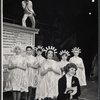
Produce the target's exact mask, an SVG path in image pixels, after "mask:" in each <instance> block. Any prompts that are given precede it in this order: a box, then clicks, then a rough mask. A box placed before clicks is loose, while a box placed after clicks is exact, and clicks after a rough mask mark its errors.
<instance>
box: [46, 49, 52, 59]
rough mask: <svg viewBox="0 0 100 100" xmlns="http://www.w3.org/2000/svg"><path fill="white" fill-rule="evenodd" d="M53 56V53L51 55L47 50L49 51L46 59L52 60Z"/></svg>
mask: <svg viewBox="0 0 100 100" xmlns="http://www.w3.org/2000/svg"><path fill="white" fill-rule="evenodd" d="M53 55H54V53H53V51H52V50H49V51H48V52H47V58H48V59H52V58H53Z"/></svg>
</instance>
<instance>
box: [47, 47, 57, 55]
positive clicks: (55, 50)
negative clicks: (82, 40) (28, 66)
mask: <svg viewBox="0 0 100 100" xmlns="http://www.w3.org/2000/svg"><path fill="white" fill-rule="evenodd" d="M49 50H52V51H53V52H54V54H56V53H57V49H56V48H55V47H53V46H48V47H46V49H45V52H46V53H47V52H48V51H49Z"/></svg>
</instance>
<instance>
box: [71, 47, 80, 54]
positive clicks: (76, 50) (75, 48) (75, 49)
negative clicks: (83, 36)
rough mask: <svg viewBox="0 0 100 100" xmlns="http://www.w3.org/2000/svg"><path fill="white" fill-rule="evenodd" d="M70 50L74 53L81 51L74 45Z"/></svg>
mask: <svg viewBox="0 0 100 100" xmlns="http://www.w3.org/2000/svg"><path fill="white" fill-rule="evenodd" d="M71 52H72V53H74V52H78V53H81V49H80V48H79V47H74V48H73V49H72V51H71Z"/></svg>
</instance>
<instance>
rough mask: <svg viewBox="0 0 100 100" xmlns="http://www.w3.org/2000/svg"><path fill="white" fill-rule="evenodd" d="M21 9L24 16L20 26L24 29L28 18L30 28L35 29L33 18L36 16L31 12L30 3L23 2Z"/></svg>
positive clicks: (27, 0) (25, 0)
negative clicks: (30, 23)
mask: <svg viewBox="0 0 100 100" xmlns="http://www.w3.org/2000/svg"><path fill="white" fill-rule="evenodd" d="M22 7H23V9H24V16H23V18H22V26H25V27H26V20H27V18H28V17H29V18H30V20H31V22H32V28H35V18H34V16H36V14H35V12H34V10H33V4H32V1H30V0H23V1H22ZM33 15H34V16H33Z"/></svg>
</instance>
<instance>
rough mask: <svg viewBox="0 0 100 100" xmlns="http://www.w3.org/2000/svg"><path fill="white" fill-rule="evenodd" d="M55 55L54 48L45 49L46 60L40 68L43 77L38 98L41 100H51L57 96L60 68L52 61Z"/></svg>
mask: <svg viewBox="0 0 100 100" xmlns="http://www.w3.org/2000/svg"><path fill="white" fill-rule="evenodd" d="M55 53H56V49H55V47H52V46H51V47H50V46H48V48H47V47H46V56H47V60H46V61H44V63H43V66H42V67H41V75H42V76H43V79H42V81H41V88H40V91H41V94H40V98H42V99H45V98H47V100H49V99H50V100H51V99H54V98H56V97H57V95H58V79H59V78H60V68H59V66H58V63H57V62H56V61H54V60H53V59H52V58H53V56H54V54H55Z"/></svg>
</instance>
